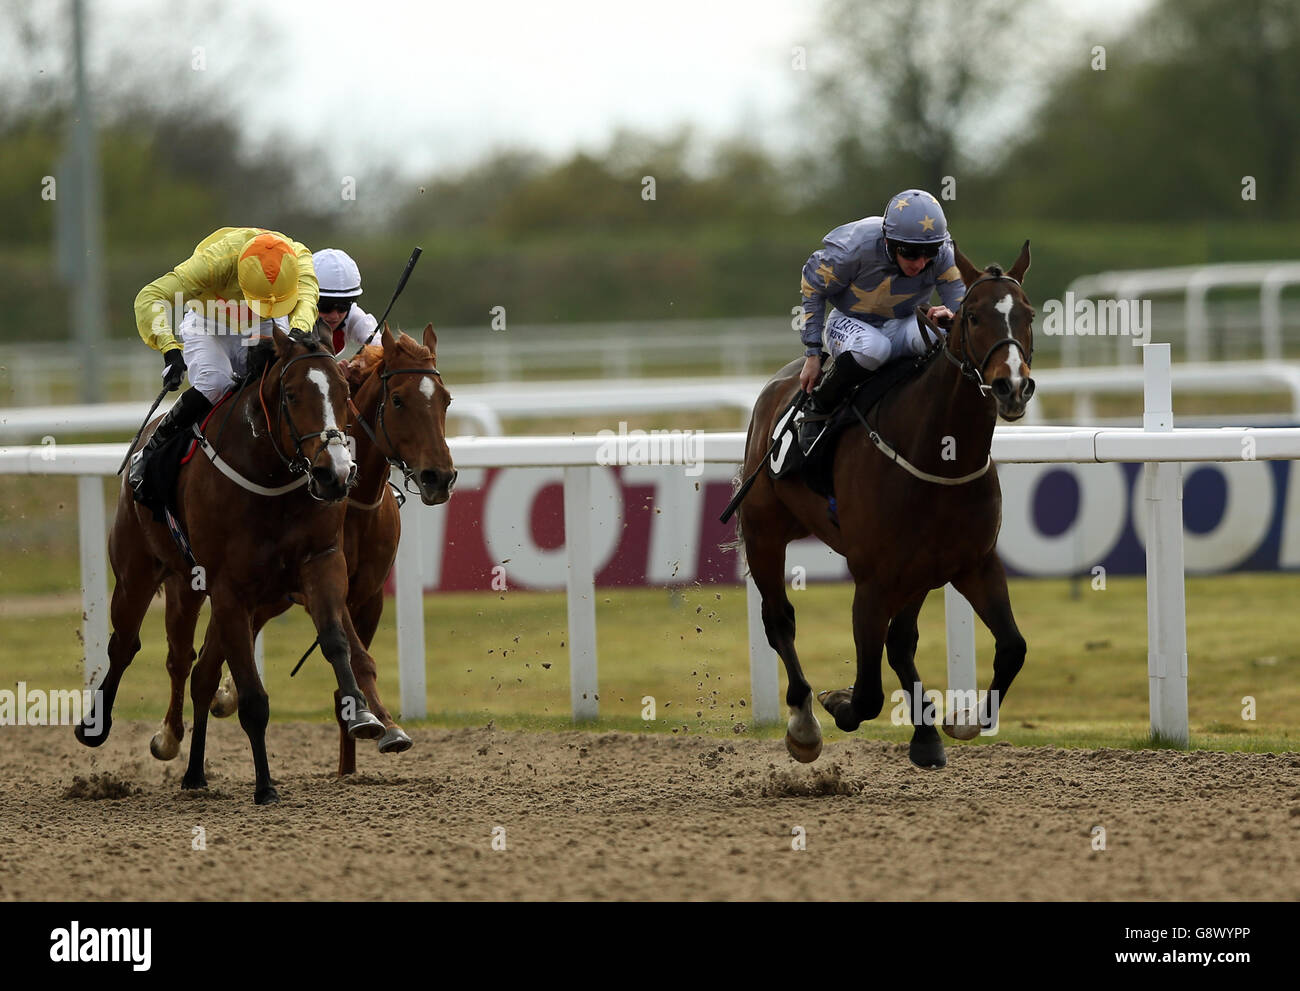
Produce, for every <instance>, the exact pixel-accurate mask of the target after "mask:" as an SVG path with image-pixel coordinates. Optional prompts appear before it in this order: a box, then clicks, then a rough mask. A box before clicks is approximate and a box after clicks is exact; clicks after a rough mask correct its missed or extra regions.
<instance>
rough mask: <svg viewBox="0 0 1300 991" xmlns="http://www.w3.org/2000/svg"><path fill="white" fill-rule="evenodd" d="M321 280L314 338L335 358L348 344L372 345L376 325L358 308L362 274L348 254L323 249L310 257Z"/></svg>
mask: <svg viewBox="0 0 1300 991" xmlns="http://www.w3.org/2000/svg"><path fill="white" fill-rule="evenodd" d="M311 260H312V264H313V265H314V266H315V268H316V278H317V279H319V280H320V302H319V303H317V305H316V311H317V317H316V328H315V330H316V336H317V337H318V338H319V339H320V341H321V343H322V344H324V345H325V346H326V347H327V348H329V349H330V352H331V353H332V354H334V355H335V356H337V355H339V354H342V353H343V349H344V348H345V347H347V346H348V345H349V344H358V345H364V344H374V343H375V341H374V340H373V339H372V335H373V336H378V335H375V333H374V332H375V328H376V327H377V326H378V323H377V321H376V320H375V318H374V317H372V316H371V315H370V314H369V313H367V312H366V311H365V310H363V309H362V308H361V307H360V306H357V305H355V304H356V301H357V297H358V296H360V295H361V270H360V269H359V268H357V263H356V262H354V261H353V260H352V259H351V258H350V257H349V256H348V254H347V252H344V251H340V250H339V249H338V248H325V249H323V250H321V251H318V252H316V253H315V254H314V255H312V256H311Z"/></svg>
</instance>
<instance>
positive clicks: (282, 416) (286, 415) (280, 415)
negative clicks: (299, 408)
mask: <svg viewBox="0 0 1300 991" xmlns="http://www.w3.org/2000/svg"><path fill="white" fill-rule="evenodd" d="M309 358H325V359H328V360H329V361H333V360H334V359H333V357H331V356H330V355H328V354H324V353H320V352H309V353H307V354H299V355H294V356H293V357H292V358H289V359H288V360H286V361H285V362H284V364H283V365H281V367H280V374H279V376H278V378H279V385H280V404H279V408H278V409H277V410H276V420H275V422H276V429H275V430H272V429H271V414H270V413H269V412H268V410H267V408H266V395H265V391H264V389H265V385H266V373H267V372H268V371H270V368H271V366H270V365H267V366H266V367H265V368H263V369H262V377H261V379H260V380H259V381H258V384H257V398H258V401H259V402H260V403H261V405H262V416H263V417H264V418H265V420H266V432H267V439H268V440H269V441H270V442H271V449H272V450H273V451H275V453H276V456H277V457H278V458H279V459H280V461H281V462H282V463H283V464H284V466H285V467H286V468H287V469H288V470H289V473H290V474H293V475H304V476H305V475H307V473H308V472H310V471H311V461H310V460H309V459H308V458H307V456H306V455H305V454H303V453H302V445H303V442H304V441H308V440H311V439H312V438H313V437H321V438H323V439H324V441H325V446H326V447H328V446H329V445H330V444H331V443H333V442H334V441H338V442H339V443H340V444H345V443H346V439H345V437H344V434H343V431H342V430H339V429H338V428H337V427H331V428H329V429H324V430H317V431H315V432H313V433H309V434H299V433H298V427H297V425H296V424H295V423H294V422H293V414H292V413H290V412H289V403H288V400H287V399H286V398H285V395H284V375H285V372H287V371H288V370H289V366H290V365H292V364H294V362H297V361H306V360H307V359H309ZM284 422H287V423H288V424H289V436H290V437H292V438H293V459H292V460H290V459H289V458H287V457H285V456H284V452H283V451H281V450H280V444H279V442H278V441H277V440H276V436H277V435H278V434H279V432H280V430H279V428H280V426H281V424H282V423H284ZM356 478H357V467H356V465H355V464H354V465H353V466H352V472H351V474H350V476H349V478H348V488H351V487H352V486H353V485H355V484H356ZM313 498H314V497H313Z"/></svg>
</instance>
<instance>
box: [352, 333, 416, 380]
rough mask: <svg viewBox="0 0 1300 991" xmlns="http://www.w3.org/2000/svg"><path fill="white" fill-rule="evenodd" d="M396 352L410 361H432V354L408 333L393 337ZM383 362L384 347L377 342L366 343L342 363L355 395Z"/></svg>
mask: <svg viewBox="0 0 1300 991" xmlns="http://www.w3.org/2000/svg"><path fill="white" fill-rule="evenodd" d="M395 343H396V345H397V353H398V354H399V355H401V356H402V357H403V358H409V359H410V360H411V361H412V362H422V361H432V360H433V354H432V353H431V352H430V351H429V349H428V348H426V347H425V346H424V345H423V344H421V343H420V342H419V341H417V340H416V339H415V338H414V337H411V336H410V335H408V334H398V335H397V337H396V338H395ZM383 363H384V349H383V347H381V346H380V345H378V344H367V345H366V346H365V347H364V348H362V349H361V350H360V351H358V352H357V354H356V356H355V357H353V358H350V359H349V360H348V361H346V362H344V364H343V374H344V376H345V377H346V378H347V380H348V387H349V388H350V389H351V390H352V392H353V394H354V395H355V394H356V392H357V390H359V389H360V388H361V387H362V386H363V385H364V384H365V382H366V379H368V378H370V376H371V375H372V374H373V373H374V372H375V370H376V369H377V368H378V367H379V366H380V365H382V364H383Z"/></svg>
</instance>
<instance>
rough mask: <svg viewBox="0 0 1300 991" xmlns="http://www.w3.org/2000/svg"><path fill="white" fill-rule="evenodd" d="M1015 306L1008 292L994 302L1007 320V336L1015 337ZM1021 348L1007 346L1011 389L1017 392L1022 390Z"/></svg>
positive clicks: (995, 306)
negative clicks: (1012, 325)
mask: <svg viewBox="0 0 1300 991" xmlns="http://www.w3.org/2000/svg"><path fill="white" fill-rule="evenodd" d="M1013 306H1015V300H1014V299H1012V298H1011V293H1007V294H1006V295H1005V296H1003V297H1002V298H1001V299H1000V300H998V301H997V302H996V303H994V304H993V309H995V310H997V311H998V312H999V313H1001V314H1002V319H1003V320H1005V321H1006V322H1007V336H1008V337H1014V336H1015V335H1014V334H1013V333H1011V308H1012V307H1013ZM1021 364H1022V362H1021V360H1020V348H1018V347H1008V348H1007V370H1008V371H1009V372H1010V373H1011V391H1012V393H1013V394H1014V393H1017V392H1019V390H1020V380H1021V376H1020V366H1021Z"/></svg>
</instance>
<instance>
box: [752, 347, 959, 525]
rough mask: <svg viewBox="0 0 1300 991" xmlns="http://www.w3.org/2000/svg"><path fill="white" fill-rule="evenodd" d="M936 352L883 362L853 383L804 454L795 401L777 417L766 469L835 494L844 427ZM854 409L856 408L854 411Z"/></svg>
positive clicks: (829, 495)
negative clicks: (837, 451) (773, 445)
mask: <svg viewBox="0 0 1300 991" xmlns="http://www.w3.org/2000/svg"><path fill="white" fill-rule="evenodd" d="M937 354H938V351H937V350H933V351H930V352H927V353H926V354H923V355H919V356H908V357H905V358H899V359H897V360H896V361H891V362H889V363H888V364H886V365H882V366H881V367H880V368H879V369H877V370H876V372H875V374H874V375H872V376H871V377H870V378H869V379H867V380H866V381H865V382H863V383H862V384H860V385H858V386H855V387H854V389H853V391H852V392H850V393H849V396H848V399H847V400H846V401H845V402H844V403H843V404H841V406H840V407H839V409H837V410H836V411H835V412H834V413H832V414H831V417H830V419H829V420H828V421H827V422H826V429H825V430H823V431H822V435H821V436H820V437H819V438H817V443H815V444H814V445H813V447H812V450H811V451H809V452H808V454H807V455H805V454H804V453H803V449H802V448H801V447H800V446H799V436H798V435H799V424H798V422H797V418H796V417H795V416H794V415H793V412H794V403H795V400H797V399H798V398H799V397H798V394H797V393H796V394H795V397H794V399H792V400H791V401H790V405H789V406H787V407H786V408H785V411H784V412H783V413H782V414H781V416H780V417H778V418H777V421H776V429H775V430H774V431H773V433H772V438H771V439H772V440H777V438H780V443H779V444H777V447H776V450H775V451H773V452H772V456H771V457H770V458H768V460H767V473H768V475H769V476H770V477H772V478H788V477H791V476H794V475H802V477H803V480H804V484H805V485H807V486H808V488H810V489H812V490H813V491H814V492H816V493H817V494H818V495H820V496H822V497H823V498H826V499H832V500H833V499H834V498H835V488H834V467H835V448H836V447H837V446H838V443H839V438H840V435H841V434H842V433H843V432H844V428H845V427H846V426H848V425H849V424H851V423H857V422H859V419H858V417H859V416H861V417H862V418H863V419H865V418H866V416H867V413H868V412H869V411H870V410H871V409H872V408H873V407H874V406H875V405H876V404H877V403H879V402H880V400H881V399H883V398H884V397H885V396H886V395H887V394H888V393H889V392H891V391H892V390H894V389H896V388H898V387H899V386H901V385H903V384H904V383H906V382H910V381H911V380H912V379H914V378H916V377H917V376H918V375H920V374H921V372H922V371H923V370H924V369H925V367H926V366H927V365H928V364H929V363H930V362H931V360H933V358H934V357H935V356H936V355H937ZM855 410H856V412H855Z"/></svg>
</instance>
